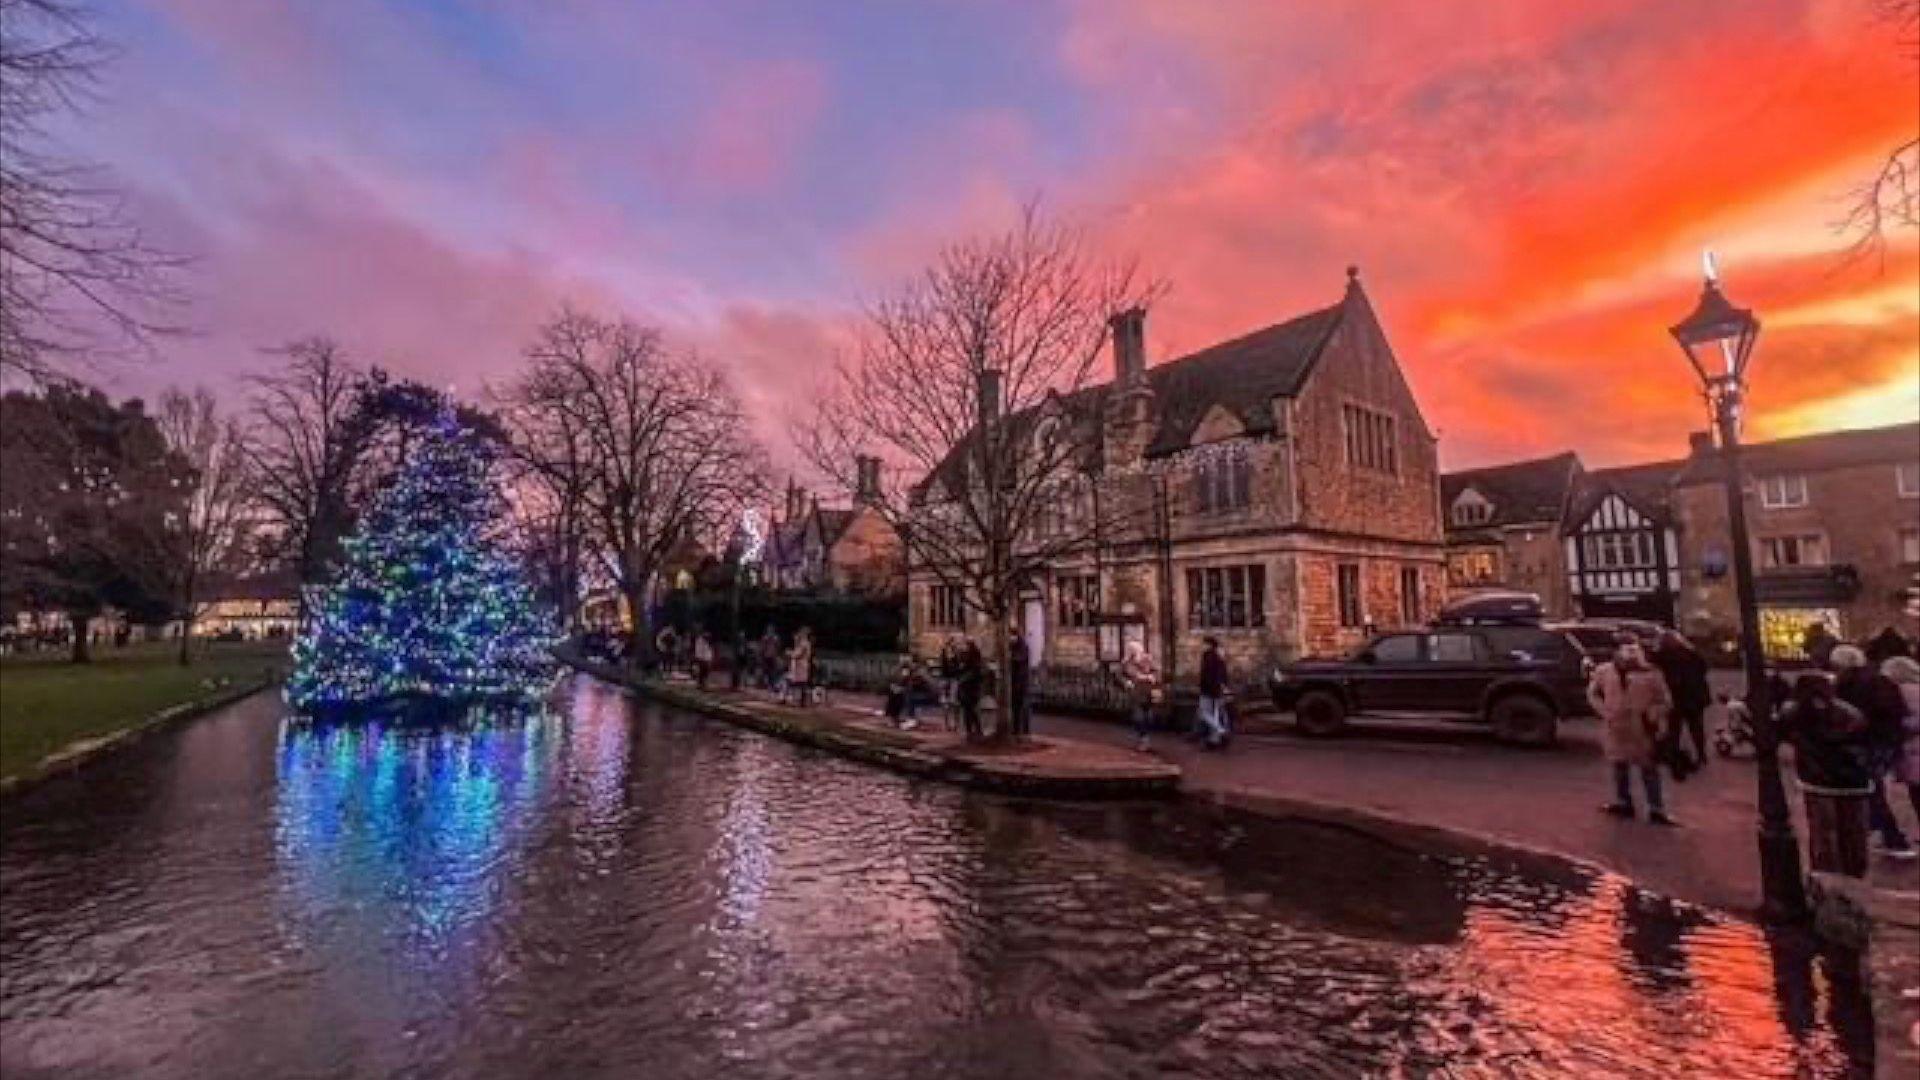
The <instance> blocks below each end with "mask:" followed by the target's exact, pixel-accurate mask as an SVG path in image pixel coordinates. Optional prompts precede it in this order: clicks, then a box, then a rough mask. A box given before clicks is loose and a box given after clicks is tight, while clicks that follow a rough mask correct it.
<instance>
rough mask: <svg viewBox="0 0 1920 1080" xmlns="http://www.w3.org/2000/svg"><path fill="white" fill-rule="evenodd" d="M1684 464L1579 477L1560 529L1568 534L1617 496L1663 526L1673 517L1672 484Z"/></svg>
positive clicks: (1661, 463) (1649, 465) (1626, 467)
mask: <svg viewBox="0 0 1920 1080" xmlns="http://www.w3.org/2000/svg"><path fill="white" fill-rule="evenodd" d="M1686 464H1687V462H1686V460H1685V459H1681V460H1677V461H1653V462H1648V463H1646V464H1644V465H1622V466H1618V467H1616V468H1611V469H1594V470H1592V471H1590V472H1585V473H1582V474H1580V477H1579V479H1578V480H1576V481H1575V482H1574V485H1573V493H1572V495H1571V496H1569V497H1568V499H1567V513H1566V516H1565V517H1564V518H1563V519H1562V520H1561V527H1562V528H1563V529H1566V530H1567V531H1572V530H1573V529H1575V528H1577V527H1578V526H1579V525H1580V523H1581V522H1583V521H1585V520H1587V518H1588V517H1589V516H1590V515H1591V514H1592V513H1593V511H1594V508H1595V507H1597V506H1599V505H1600V501H1601V500H1602V499H1605V498H1606V497H1607V496H1608V495H1618V496H1620V497H1621V498H1623V499H1625V500H1626V501H1627V505H1629V506H1631V507H1633V508H1634V509H1635V510H1638V511H1640V512H1641V513H1642V514H1644V515H1646V516H1647V517H1649V518H1651V519H1653V520H1654V521H1655V522H1658V523H1660V524H1665V523H1666V522H1667V521H1669V520H1670V519H1671V518H1672V516H1673V515H1672V504H1673V486H1674V480H1675V479H1676V478H1677V477H1678V476H1679V475H1680V470H1681V469H1682V468H1683V467H1684V466H1685V465H1686Z"/></svg>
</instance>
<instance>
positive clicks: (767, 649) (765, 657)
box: [760, 623, 785, 694]
mask: <svg viewBox="0 0 1920 1080" xmlns="http://www.w3.org/2000/svg"><path fill="white" fill-rule="evenodd" d="M784 669H785V665H784V664H783V663H781V660H780V634H779V632H778V631H776V630H775V629H774V628H773V624H772V623H768V624H767V629H766V632H765V633H762V634H761V635H760V685H761V686H762V687H764V688H765V689H767V690H770V691H772V692H773V693H776V694H777V693H779V692H780V675H781V672H782V671H783V670H784Z"/></svg>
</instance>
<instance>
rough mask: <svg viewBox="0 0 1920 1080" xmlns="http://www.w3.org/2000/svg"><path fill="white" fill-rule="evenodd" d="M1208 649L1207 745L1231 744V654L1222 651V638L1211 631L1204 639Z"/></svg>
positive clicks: (1203, 697) (1203, 687)
mask: <svg viewBox="0 0 1920 1080" xmlns="http://www.w3.org/2000/svg"><path fill="white" fill-rule="evenodd" d="M1202 640H1203V642H1204V643H1205V645H1206V651H1205V652H1202V653H1201V654H1200V702H1199V705H1198V711H1199V714H1200V724H1201V726H1202V727H1203V728H1205V735H1206V740H1207V745H1208V746H1210V747H1214V748H1216V749H1217V748H1219V747H1222V746H1225V745H1226V744H1227V739H1228V738H1229V737H1230V736H1231V732H1229V731H1228V730H1227V686H1228V683H1229V679H1230V676H1229V674H1228V672H1227V658H1226V657H1225V656H1223V655H1221V653H1220V639H1219V638H1217V637H1214V636H1213V635H1211V634H1209V635H1207V636H1206V637H1205V638H1203V639H1202Z"/></svg>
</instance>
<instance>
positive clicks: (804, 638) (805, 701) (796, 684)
mask: <svg viewBox="0 0 1920 1080" xmlns="http://www.w3.org/2000/svg"><path fill="white" fill-rule="evenodd" d="M787 692H788V693H790V694H792V695H794V698H795V703H796V704H798V705H799V706H800V707H801V708H803V709H804V708H806V707H807V706H808V705H810V704H812V703H813V631H812V630H810V629H808V628H807V627H804V626H803V627H801V628H800V629H799V630H797V631H795V632H794V635H793V651H792V652H790V653H788V654H787Z"/></svg>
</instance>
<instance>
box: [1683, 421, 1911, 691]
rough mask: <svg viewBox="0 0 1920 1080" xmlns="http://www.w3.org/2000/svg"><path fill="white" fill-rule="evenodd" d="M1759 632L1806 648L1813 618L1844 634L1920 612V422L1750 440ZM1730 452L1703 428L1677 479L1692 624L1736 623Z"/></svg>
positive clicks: (1688, 625)
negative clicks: (1727, 485)
mask: <svg viewBox="0 0 1920 1080" xmlns="http://www.w3.org/2000/svg"><path fill="white" fill-rule="evenodd" d="M1743 451H1744V453H1743V458H1744V465H1745V470H1746V475H1747V478H1748V483H1747V491H1746V509H1747V522H1748V530H1749V532H1750V534H1751V537H1752V541H1753V550H1752V555H1753V564H1754V571H1755V576H1756V580H1755V584H1756V587H1757V592H1758V594H1759V602H1760V631H1761V637H1762V640H1763V641H1764V643H1765V646H1766V649H1767V651H1768V653H1769V654H1771V655H1774V656H1779V657H1787V658H1797V657H1799V656H1800V637H1801V635H1802V634H1803V633H1805V631H1806V627H1807V625H1808V624H1809V623H1813V622H1822V623H1825V624H1826V625H1827V626H1828V628H1829V629H1832V630H1834V631H1835V632H1836V633H1839V634H1840V635H1841V636H1843V637H1852V638H1862V637H1866V636H1869V635H1871V634H1874V633H1876V632H1877V631H1879V630H1880V629H1881V628H1882V627H1885V626H1894V627H1897V628H1900V629H1903V630H1904V631H1906V632H1907V633H1913V632H1914V631H1915V629H1916V626H1917V625H1920V621H1917V620H1916V615H1920V609H1917V608H1916V603H1917V602H1920V424H1897V425H1894V426H1891V427H1880V428H1868V429H1864V430H1857V431H1834V432H1827V433H1824V434H1819V435H1808V436H1804V437H1801V438H1795V439H1780V440H1777V441H1774V442H1765V443H1756V444H1752V445H1748V446H1745V447H1743ZM1721 467H1722V466H1721V460H1720V456H1719V453H1718V452H1717V451H1716V450H1715V449H1714V447H1713V445H1712V443H1711V442H1710V441H1708V440H1707V439H1706V438H1705V437H1704V436H1700V437H1696V439H1695V443H1694V452H1693V455H1692V456H1691V457H1690V458H1689V460H1688V461H1687V462H1686V467H1685V468H1684V469H1682V470H1681V471H1680V472H1679V474H1678V475H1677V476H1676V477H1675V478H1674V489H1673V496H1672V501H1673V506H1674V508H1675V512H1676V518H1677V521H1678V524H1679V527H1680V537H1681V564H1682V570H1683V573H1682V577H1683V582H1684V593H1683V596H1682V597H1681V600H1680V603H1679V611H1678V616H1679V623H1680V625H1681V627H1682V628H1683V629H1686V630H1687V631H1688V632H1689V633H1707V632H1710V631H1712V630H1715V629H1719V628H1731V627H1734V626H1736V625H1737V610H1738V609H1737V607H1736V604H1735V598H1734V592H1733V575H1732V573H1731V569H1730V566H1731V552H1730V550H1729V548H1728V536H1729V532H1728V527H1727V505H1726V498H1725V495H1724V493H1723V489H1722V478H1721V477H1722V474H1721Z"/></svg>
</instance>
